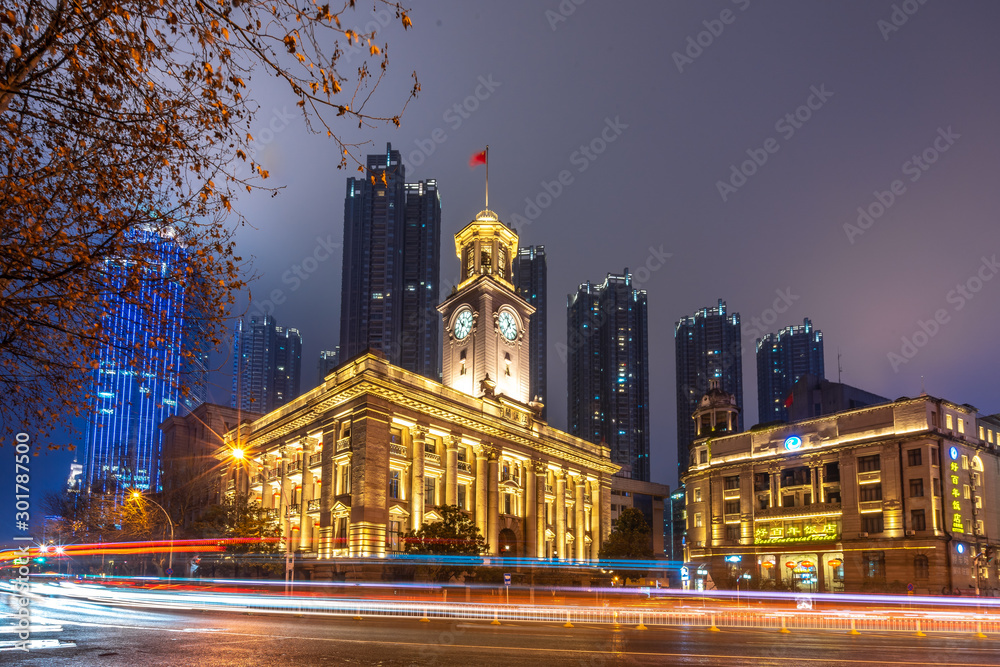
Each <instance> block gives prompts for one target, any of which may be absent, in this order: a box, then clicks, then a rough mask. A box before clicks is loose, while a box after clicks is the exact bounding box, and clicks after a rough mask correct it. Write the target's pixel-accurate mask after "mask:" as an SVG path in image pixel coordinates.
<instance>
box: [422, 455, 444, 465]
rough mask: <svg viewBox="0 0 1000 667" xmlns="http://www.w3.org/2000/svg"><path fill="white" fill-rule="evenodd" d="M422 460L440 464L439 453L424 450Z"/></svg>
mask: <svg viewBox="0 0 1000 667" xmlns="http://www.w3.org/2000/svg"><path fill="white" fill-rule="evenodd" d="M424 461H425V462H427V461H430V462H432V463H436V464H438V465H441V455H440V454H431V453H430V452H426V453H425V454H424Z"/></svg>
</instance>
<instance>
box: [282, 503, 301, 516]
mask: <svg viewBox="0 0 1000 667" xmlns="http://www.w3.org/2000/svg"><path fill="white" fill-rule="evenodd" d="M298 515H299V506H298V505H289V506H288V507H286V508H285V516H287V517H294V516H298Z"/></svg>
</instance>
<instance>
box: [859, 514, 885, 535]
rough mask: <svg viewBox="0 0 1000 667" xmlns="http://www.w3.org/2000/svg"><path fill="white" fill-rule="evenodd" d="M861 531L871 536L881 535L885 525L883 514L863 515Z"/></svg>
mask: <svg viewBox="0 0 1000 667" xmlns="http://www.w3.org/2000/svg"><path fill="white" fill-rule="evenodd" d="M861 530H862V532H865V533H868V534H869V535H874V534H875V533H881V532H882V531H884V530H885V524H884V523H883V518H882V513H881V512H872V513H871V514H862V515H861Z"/></svg>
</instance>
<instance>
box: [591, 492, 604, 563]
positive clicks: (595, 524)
mask: <svg viewBox="0 0 1000 667" xmlns="http://www.w3.org/2000/svg"><path fill="white" fill-rule="evenodd" d="M590 539H591V540H593V541H592V543H591V545H590V557H591V558H593V559H594V560H597V552H598V551H599V550H600V548H601V485H600V484H599V483H598V481H597V480H594V481H592V482H591V483H590Z"/></svg>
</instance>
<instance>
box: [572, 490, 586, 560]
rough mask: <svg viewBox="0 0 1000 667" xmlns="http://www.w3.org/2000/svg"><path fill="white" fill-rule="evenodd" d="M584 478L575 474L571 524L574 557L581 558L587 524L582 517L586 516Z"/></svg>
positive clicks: (584, 553)
mask: <svg viewBox="0 0 1000 667" xmlns="http://www.w3.org/2000/svg"><path fill="white" fill-rule="evenodd" d="M586 483H587V482H586V478H585V477H584V476H583V475H577V477H576V521H575V522H574V524H573V537H575V538H576V541H575V542H573V545H574V546H575V547H576V548H575V549H574V551H576V559H577V560H583V559H585V558H586V557H587V553H586V547H587V541H586V539H585V538H586V535H587V526H586V524H585V523H584V517H586V516H587V512H586V508H585V507H584V505H583V491H584V488H583V487H584V485H585V484H586Z"/></svg>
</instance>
